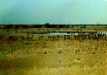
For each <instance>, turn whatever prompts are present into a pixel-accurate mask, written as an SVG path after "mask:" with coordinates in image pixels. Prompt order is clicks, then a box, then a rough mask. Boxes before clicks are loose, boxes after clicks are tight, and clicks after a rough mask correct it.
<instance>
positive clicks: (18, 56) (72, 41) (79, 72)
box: [0, 26, 107, 75]
mask: <svg viewBox="0 0 107 75" xmlns="http://www.w3.org/2000/svg"><path fill="white" fill-rule="evenodd" d="M65 31H66V32H68V31H69V32H77V33H79V34H78V35H74V33H73V34H72V35H47V33H48V32H65ZM96 31H102V32H103V31H104V32H106V31H107V27H106V26H94V27H93V26H90V27H86V28H83V27H76V26H75V27H73V28H72V27H71V28H45V27H43V28H27V29H23V28H20V29H17V28H12V29H3V28H2V29H0V75H107V35H106V34H103V33H101V34H97V33H96ZM84 32H86V33H87V34H85V33H84ZM80 34H81V35H80Z"/></svg>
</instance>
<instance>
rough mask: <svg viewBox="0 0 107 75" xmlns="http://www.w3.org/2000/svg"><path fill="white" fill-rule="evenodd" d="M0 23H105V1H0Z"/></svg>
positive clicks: (106, 21) (106, 11)
mask: <svg viewBox="0 0 107 75" xmlns="http://www.w3.org/2000/svg"><path fill="white" fill-rule="evenodd" d="M0 23H2V24H7V23H12V24H13V23H16V24H20V23H21V24H35V23H66V24H68V23H71V24H72V23H78V24H81V23H85V24H86V23H95V24H96V23H101V24H102V23H103V24H104V23H107V0H0Z"/></svg>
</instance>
